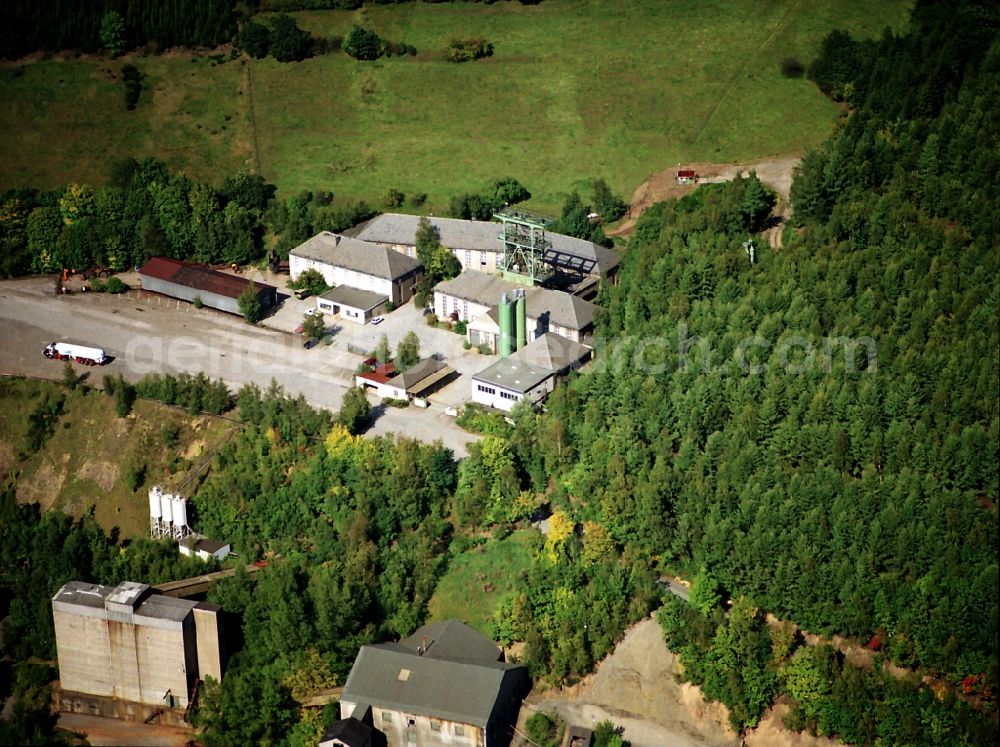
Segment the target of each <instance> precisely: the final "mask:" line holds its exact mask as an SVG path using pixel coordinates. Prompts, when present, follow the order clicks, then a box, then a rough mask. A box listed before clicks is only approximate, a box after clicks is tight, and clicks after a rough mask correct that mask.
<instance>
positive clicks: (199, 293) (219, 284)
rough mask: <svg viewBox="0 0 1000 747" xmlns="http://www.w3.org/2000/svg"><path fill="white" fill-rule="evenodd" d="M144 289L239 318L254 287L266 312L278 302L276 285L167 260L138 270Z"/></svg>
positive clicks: (152, 262) (148, 263)
mask: <svg viewBox="0 0 1000 747" xmlns="http://www.w3.org/2000/svg"><path fill="white" fill-rule="evenodd" d="M139 278H140V280H141V283H142V289H143V290H148V291H153V292H154V293H162V294H163V295H165V296H170V297H171V298H179V299H180V300H182V301H190V302H194V300H195V299H196V298H197V299H200V301H201V303H202V304H204V305H205V306H208V307H210V308H213V309H218V310H219V311H227V312H229V313H230V314H239V313H240V306H239V301H238V299H239V297H240V296H241V295H242V294H243V292H244V291H246V289H247V284H248V283H253V286H254V288H255V289H256V291H257V298H259V299H260V305H261V308H262V309H263V310H264V311H267V310H268V309H270V308H272V307H273V306H274V305H275V304H276V303H277V299H278V291H277V288H275V287H274V286H273V285H267V284H265V283H258V282H256V281H253V280H246V279H244V278H240V277H236V276H235V275H229V274H227V273H225V272H219V271H218V270H213V269H212V268H211V267H206V266H205V265H199V264H195V263H194V262H182V261H181V260H179V259H170V258H168V257H153V258H152V259H150V260H149V261H148V262H146V264H144V265H143V266H142V269H140V270H139Z"/></svg>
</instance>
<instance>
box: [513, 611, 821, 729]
mask: <svg viewBox="0 0 1000 747" xmlns="http://www.w3.org/2000/svg"><path fill="white" fill-rule="evenodd" d="M680 672H681V665H680V662H679V661H678V660H677V657H676V655H675V654H674V653H673V652H671V651H670V650H669V649H668V648H667V645H666V643H665V642H664V640H663V632H662V630H661V628H660V624H659V623H658V622H657V621H656V618H655V616H654V617H650V618H647V619H646V620H643V621H642V622H640V623H638V624H636V625H634V626H632V627H631V628H630V629H629V630H628V631H627V632H626V634H625V637H624V639H623V640H622V641H621V642H620V643H619V644H618V645H617V646H616V647H615V650H614V651H613V652H612V653H611V654H610V655H609V656H608V657H607V658H606V659H604V661H602V662H601V664H600V666H599V667H598V669H597V673H596V674H594V675H592V676H589V677H587V678H585V679H584V680H583V681H582V682H580V683H579V684H577V685H574V686H573V687H571V688H563V689H554V690H552V689H550V690H544V691H538V692H533V693H532V694H531V695H529V696H528V700H527V702H526V704H525V707H524V708H522V709H521V716H520V719H519V723H518V729H519V730H520V731H521V733H522V734H523V733H524V721H525V720H526V719H527V718H528V717H529V716H530V715H531V714H532V713H535V712H537V711H544V712H547V713H557V714H558V715H559V716H560V717H561V718H563V719H564V720H565V721H566V722H567V723H569V724H571V725H575V726H583V727H586V728H588V729H590V728H593V726H594V725H595V724H598V723H600V722H601V721H604V720H606V719H610V720H611V721H613V722H614V723H615V724H616V725H618V726H620V727H623V729H624V733H623V736H624V737H625V739H627V740H628V741H629V742H630V743H631V744H632V747H666V746H669V747H741V746H745V747H835V745H836V744H837V742H834V741H833V740H830V739H825V738H823V737H812V736H810V735H809V734H803V733H796V732H790V731H788V730H787V729H786V728H785V726H784V724H783V723H782V717H783V716H784V715H785V714H786V713H787V712H788V704H787V703H786V702H784V701H779V702H778V703H776V704H775V705H774V706H772V707H771V708H769V709H768V710H767V711H766V712H765V714H764V717H763V718H762V719H761V722H760V724H759V725H758V726H757V728H756V729H752V730H750V731H748V732H747V733H746V734H744V735H742V736H741V735H739V734H737V733H736V732H735V731H733V730H732V729H731V728H730V726H729V721H728V712H727V710H726V708H725V706H723V705H722V704H720V703H709V702H707V701H706V700H705V698H704V697H703V696H702V694H701V689H700V688H698V687H695V686H694V685H692V684H690V683H687V682H680V681H679V675H680ZM513 744H514V747H526V746H527V745H528V744H529V743H528V742H527V740H525V739H523V738H521V739H520V740H515V741H514V743H513Z"/></svg>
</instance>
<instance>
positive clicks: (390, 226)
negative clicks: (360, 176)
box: [345, 213, 619, 284]
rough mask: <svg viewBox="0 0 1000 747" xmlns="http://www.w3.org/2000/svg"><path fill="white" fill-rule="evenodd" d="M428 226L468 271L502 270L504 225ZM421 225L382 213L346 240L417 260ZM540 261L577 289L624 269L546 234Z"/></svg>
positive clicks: (593, 250) (453, 222) (610, 256)
mask: <svg viewBox="0 0 1000 747" xmlns="http://www.w3.org/2000/svg"><path fill="white" fill-rule="evenodd" d="M428 220H429V221H430V223H431V225H432V226H433V227H434V228H436V229H437V232H438V237H439V238H438V240H439V241H440V243H441V246H444V247H446V248H447V249H449V250H450V251H451V252H452V254H454V255H455V258H456V259H458V261H459V262H461V264H462V269H463V270H475V271H476V272H484V273H495V272H499V271H502V270H503V267H502V262H503V256H504V243H505V242H504V238H505V237H504V227H503V226H502V225H501V224H500V223H496V222H493V221H478V220H462V219H458V218H437V217H433V216H432V217H430V218H428ZM419 224H420V218H419V216H416V215H402V214H400V213H383V214H382V215H378V216H376V217H374V218H372V219H371V220H369V221H367V222H365V223H361V224H360V225H357V226H354V227H353V228H350V229H348V230H347V231H345V234H347V235H349V236H353V237H355V238H358V239H361V240H363V241H367V242H371V243H374V244H378V245H379V246H383V247H386V248H388V249H393V250H395V251H397V252H401V253H403V254H406V255H407V256H410V257H415V256H416V243H417V228H418V227H419ZM541 259H542V260H543V261H544V262H545V263H546V264H548V265H549V266H550V267H551V268H552V269H553V270H555V272H556V273H558V274H560V275H562V276H564V278H565V280H566V282H567V283H576V284H579V283H581V282H583V281H585V280H586V279H596V278H600V277H604V278H608V279H610V278H612V277H613V276H614V274H615V272H616V271H617V268H618V263H619V257H618V253H617V252H616V251H615V250H613V249H608V248H606V247H603V246H601V245H600V244H595V243H593V242H592V241H586V240H584V239H577V238H574V237H573V236H566V235H564V234H559V233H552V232H549V231H546V232H545V243H544V250H543V252H542V257H541Z"/></svg>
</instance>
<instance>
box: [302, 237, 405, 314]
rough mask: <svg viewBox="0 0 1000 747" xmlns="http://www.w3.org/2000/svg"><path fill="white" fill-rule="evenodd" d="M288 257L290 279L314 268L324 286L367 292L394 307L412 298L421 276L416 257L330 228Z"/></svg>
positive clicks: (304, 243) (303, 244)
mask: <svg viewBox="0 0 1000 747" xmlns="http://www.w3.org/2000/svg"><path fill="white" fill-rule="evenodd" d="M288 260H289V272H290V274H291V277H292V280H296V279H297V278H298V277H299V275H301V274H302V273H303V272H305V271H306V270H308V269H315V270H318V271H319V272H320V274H322V275H323V279H324V280H326V284H327V285H330V286H333V287H339V286H347V287H349V288H356V289H358V290H363V291H369V292H371V293H375V294H378V295H379V296H381V297H383V298H386V299H388V300H390V301H392V303H394V304H396V305H397V306H398V305H400V304H403V303H406V302H407V301H409V300H410V298H412V297H413V290H414V288H415V287H416V285H417V282H418V281H419V280H420V278H421V277H423V265H421V264H420V262H418V261H417V260H416V259H413V258H411V257H407V256H406V255H405V254H401V253H400V252H394V251H392V250H391V249H386V248H385V247H382V246H379V245H377V244H373V243H369V242H367V241H360V240H358V239H355V238H350V237H347V236H343V235H341V234H337V233H331V232H330V231H323V232H321V233H318V234H316V235H315V236H313V237H312V238H311V239H308V240H307V241H304V242H303V243H302V244H300V245H299V246H297V247H295V248H294V249H292V251H291V252H290V253H289V255H288Z"/></svg>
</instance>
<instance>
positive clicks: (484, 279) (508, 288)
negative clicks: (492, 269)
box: [434, 270, 524, 306]
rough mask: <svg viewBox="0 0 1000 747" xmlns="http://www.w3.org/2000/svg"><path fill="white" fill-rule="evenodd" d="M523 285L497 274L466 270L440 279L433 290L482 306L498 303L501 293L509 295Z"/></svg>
mask: <svg viewBox="0 0 1000 747" xmlns="http://www.w3.org/2000/svg"><path fill="white" fill-rule="evenodd" d="M523 287H524V286H522V285H518V284H517V283H512V282H510V281H509V280H504V279H503V278H502V277H500V276H499V275H491V274H489V273H486V272H477V271H475V270H466V271H465V272H463V273H462V274H461V275H459V276H457V277H454V278H452V279H451V280H442V281H441V282H440V283H438V284H437V285H435V286H434V290H435V292H436V291H440V292H441V293H446V294H448V295H449V296H454V297H455V298H461V299H464V300H466V301H472V302H473V303H478V304H481V305H483V306H496V305H497V304H499V303H500V294H501V293H507V294H508V295H510V294H512V293H513V292H514V291H515V290H517V289H518V288H523Z"/></svg>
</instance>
